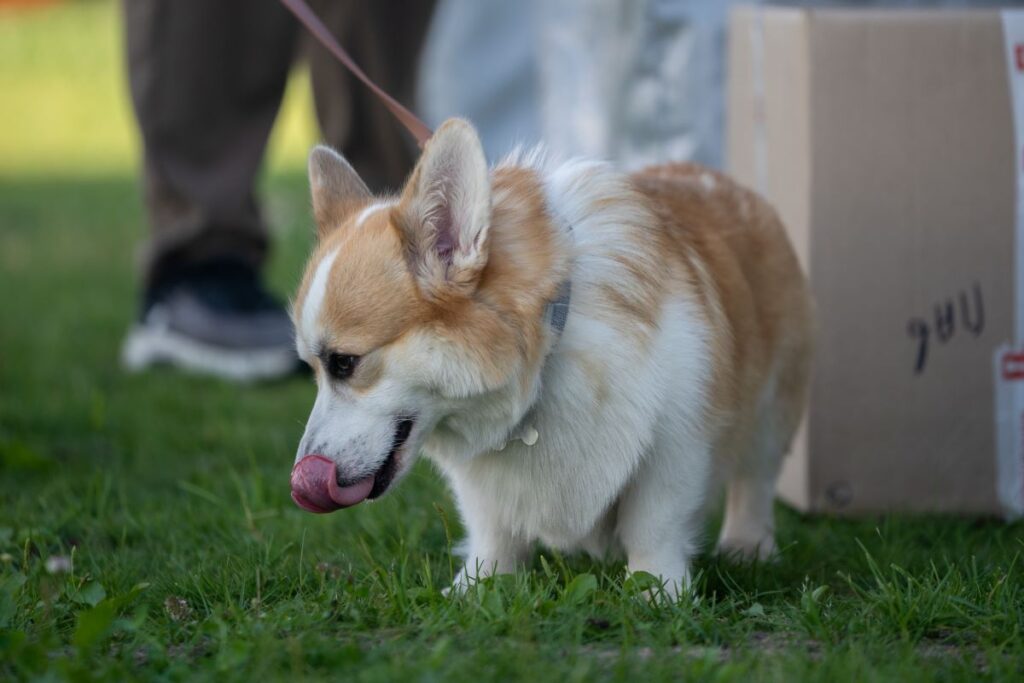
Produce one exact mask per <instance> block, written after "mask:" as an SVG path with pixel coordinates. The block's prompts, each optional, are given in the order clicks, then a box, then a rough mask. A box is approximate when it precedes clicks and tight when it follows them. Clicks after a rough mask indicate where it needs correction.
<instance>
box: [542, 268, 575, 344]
mask: <svg viewBox="0 0 1024 683" xmlns="http://www.w3.org/2000/svg"><path fill="white" fill-rule="evenodd" d="M571 298H572V280H570V279H568V278H566V279H565V280H563V281H562V284H560V285H559V286H558V296H556V297H555V298H554V299H552V300H551V301H549V302H548V306H547V309H546V310H545V312H544V320H545V321H546V322H547V324H548V325H551V329H553V330H554V331H555V341H557V340H558V338H559V337H561V336H562V331H563V330H565V322H566V321H567V320H568V319H569V300H570V299H571Z"/></svg>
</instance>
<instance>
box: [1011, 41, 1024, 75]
mask: <svg viewBox="0 0 1024 683" xmlns="http://www.w3.org/2000/svg"><path fill="white" fill-rule="evenodd" d="M1013 55H1014V57H1016V60H1017V71H1024V43H1017V44H1016V45H1014V46H1013Z"/></svg>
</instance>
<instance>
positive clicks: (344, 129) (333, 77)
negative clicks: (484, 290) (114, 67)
mask: <svg viewBox="0 0 1024 683" xmlns="http://www.w3.org/2000/svg"><path fill="white" fill-rule="evenodd" d="M311 5H312V6H313V8H314V10H315V11H316V12H317V14H318V15H319V16H320V17H321V19H323V20H324V23H325V24H327V26H328V27H329V28H330V29H331V31H332V32H333V33H334V35H335V36H337V37H338V38H339V39H340V40H341V42H342V44H343V45H344V46H345V47H346V49H347V50H349V52H350V53H351V54H352V56H353V57H354V58H355V60H356V61H357V62H358V63H359V64H360V65H361V66H362V67H363V69H364V70H365V71H366V72H367V74H368V75H369V76H370V77H371V78H373V79H374V80H375V81H377V83H379V84H380V85H381V86H382V87H384V88H385V89H387V90H389V91H390V92H391V93H392V94H393V95H394V96H395V97H397V98H398V99H399V100H400V101H402V102H405V103H407V104H408V103H409V101H410V97H411V95H412V93H413V90H414V78H415V67H416V61H417V57H418V54H419V50H420V45H421V43H422V39H423V36H424V34H425V32H426V29H427V24H428V21H429V17H430V12H431V9H432V6H433V2H432V1H430V0H406V1H405V2H402V1H401V0H372V1H371V0H319V1H316V0H314V1H313V2H311ZM124 9H125V26H126V32H127V53H128V75H129V82H130V87H131V95H132V100H133V102H134V105H135V112H136V115H137V117H138V122H139V128H140V129H141V133H142V141H143V147H144V150H145V152H144V157H145V158H144V164H145V200H146V206H147V209H148V211H149V218H150V224H151V235H150V239H149V242H148V244H147V248H146V249H145V254H144V263H145V270H146V275H147V282H152V281H153V280H154V279H155V278H159V277H160V273H161V272H162V271H163V270H164V269H167V268H175V267H180V266H182V265H187V264H189V263H191V262H195V261H199V260H203V259H207V258H211V257H223V256H228V257H233V258H238V259H242V260H244V261H246V262H248V263H250V264H252V265H253V266H256V267H258V266H260V265H261V264H262V262H263V260H264V258H265V256H266V253H267V248H268V237H267V230H266V226H265V225H264V223H263V221H262V219H261V217H260V211H259V206H258V203H257V201H256V197H255V195H254V190H253V185H254V181H255V179H256V175H257V172H258V170H259V167H260V162H261V160H262V158H263V153H264V149H265V147H266V143H267V138H268V136H269V135H270V130H271V127H272V126H273V123H274V118H275V116H276V115H277V111H278V107H279V106H280V103H281V97H282V95H283V93H284V87H285V81H286V79H287V76H288V72H289V70H290V67H291V65H292V63H293V61H294V58H295V56H296V54H297V53H300V52H301V54H302V55H304V56H306V57H307V58H308V60H309V63H310V68H311V72H312V82H313V92H314V99H315V105H316V113H317V118H318V120H319V123H320V128H321V130H322V132H323V136H324V140H325V141H326V142H327V143H328V144H330V145H332V146H334V147H335V148H336V149H338V150H340V151H342V152H343V153H344V154H345V156H346V157H347V158H348V159H349V161H350V162H351V163H352V164H353V165H354V166H355V168H356V169H357V170H358V171H359V172H360V173H361V174H362V175H363V177H364V179H365V180H366V182H367V184H368V185H370V187H371V189H375V190H380V189H383V188H384V187H392V188H394V187H397V186H398V185H400V184H401V182H402V179H403V178H404V176H405V174H406V173H407V172H408V170H409V168H410V166H411V163H412V160H413V158H414V153H415V145H414V144H413V142H412V141H411V140H410V139H409V138H408V136H407V135H406V134H405V133H404V132H403V131H402V130H401V129H400V128H399V126H398V125H397V124H396V123H395V122H394V121H393V120H392V119H391V117H390V115H389V114H388V113H387V111H386V110H385V109H384V108H383V107H382V106H381V105H380V104H379V103H378V102H377V101H376V100H375V99H374V98H373V97H372V95H370V93H369V92H368V91H367V90H366V89H365V88H364V87H363V86H362V84H359V83H358V82H356V81H354V79H353V78H352V77H351V76H350V75H349V74H348V72H346V71H345V70H344V68H343V67H342V66H341V65H340V64H338V63H337V62H336V61H335V59H334V57H332V56H331V55H330V54H329V53H328V52H327V51H326V50H325V49H324V48H323V47H321V46H320V45H319V44H317V43H314V42H313V39H312V38H311V37H310V36H309V35H308V34H307V32H306V31H305V29H304V28H301V27H300V26H299V25H298V23H297V22H296V21H295V20H294V19H293V18H292V16H291V15H290V14H289V13H288V12H287V10H285V9H284V8H283V7H282V6H281V5H280V3H279V2H278V0H124Z"/></svg>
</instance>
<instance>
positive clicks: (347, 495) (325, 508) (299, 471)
mask: <svg viewBox="0 0 1024 683" xmlns="http://www.w3.org/2000/svg"><path fill="white" fill-rule="evenodd" d="M371 490H373V476H372V475H371V476H369V477H367V478H365V479H362V480H360V481H357V482H356V483H355V484H351V485H350V486H338V468H337V466H336V465H335V464H334V463H333V462H331V461H330V460H329V459H327V458H325V457H324V456H322V455H307V456H306V457H304V458H303V459H302V460H300V461H298V462H297V463H295V467H293V468H292V500H294V501H295V504H296V505H298V506H299V507H300V508H302V509H303V510H309V511H310V512H319V513H324V512H334V511H335V510H339V509H341V508H345V507H349V506H350V505H355V504H356V503H361V502H363V500H365V499H366V497H367V496H368V495H370V491H371Z"/></svg>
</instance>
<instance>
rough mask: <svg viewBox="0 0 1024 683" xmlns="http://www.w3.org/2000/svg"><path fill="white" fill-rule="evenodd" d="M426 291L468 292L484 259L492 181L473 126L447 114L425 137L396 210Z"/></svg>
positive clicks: (435, 293)
mask: <svg viewBox="0 0 1024 683" xmlns="http://www.w3.org/2000/svg"><path fill="white" fill-rule="evenodd" d="M395 215H396V218H397V221H396V222H397V223H398V226H399V228H400V230H401V232H402V235H403V239H404V241H405V248H406V255H407V259H408V261H409V263H410V265H411V267H412V270H413V274H414V275H415V276H416V278H417V280H418V281H419V283H420V287H421V290H422V291H423V292H424V294H426V295H427V296H432V297H440V296H444V294H445V292H452V291H456V292H460V293H462V294H465V295H468V294H470V293H472V291H473V289H474V288H475V286H476V283H477V280H478V279H479V275H480V272H481V271H482V270H483V268H484V266H485V265H486V264H487V252H488V232H489V227H490V220H491V183H490V174H489V171H488V169H487V160H486V159H485V157H484V150H483V147H482V145H481V144H480V138H479V137H478V136H477V133H476V130H474V128H473V126H472V125H470V124H469V123H468V122H466V121H463V120H461V119H449V120H448V121H446V122H445V123H444V125H442V126H441V127H440V128H438V130H437V132H436V133H434V135H433V136H432V137H431V138H430V140H429V141H428V142H427V145H426V148H425V149H424V150H423V155H422V156H421V157H420V160H419V162H418V163H417V164H416V168H415V169H414V170H413V173H412V176H411V177H410V178H409V181H408V182H407V183H406V185H405V189H404V190H403V192H402V197H401V200H400V202H399V206H398V211H397V212H396V213H395Z"/></svg>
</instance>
